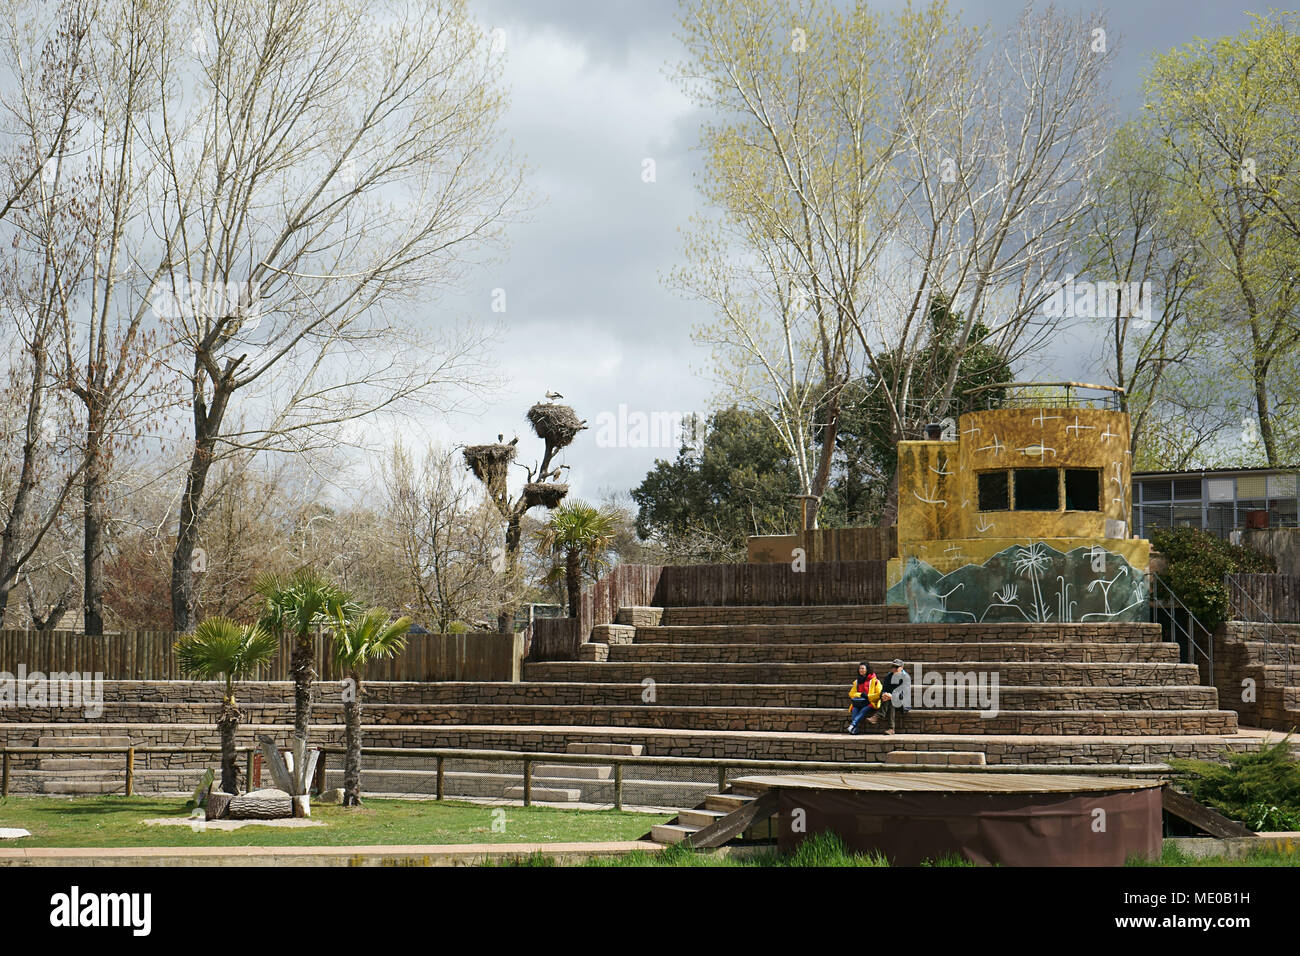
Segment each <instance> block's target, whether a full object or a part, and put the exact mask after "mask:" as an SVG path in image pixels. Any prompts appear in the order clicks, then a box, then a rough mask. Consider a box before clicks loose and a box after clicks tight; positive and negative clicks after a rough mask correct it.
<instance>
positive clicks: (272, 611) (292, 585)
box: [253, 568, 359, 740]
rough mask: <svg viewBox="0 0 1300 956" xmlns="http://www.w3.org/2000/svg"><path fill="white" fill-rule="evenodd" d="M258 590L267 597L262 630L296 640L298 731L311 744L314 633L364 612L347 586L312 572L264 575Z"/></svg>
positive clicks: (292, 665) (294, 671) (295, 729)
mask: <svg viewBox="0 0 1300 956" xmlns="http://www.w3.org/2000/svg"><path fill="white" fill-rule="evenodd" d="M253 587H254V590H256V591H257V593H258V594H260V595H261V596H262V599H263V610H262V617H261V620H260V621H259V622H258V623H259V624H260V625H261V626H262V629H263V630H265V631H267V632H268V633H270V634H272V635H274V636H275V637H276V638H277V639H278V638H281V637H284V636H286V635H287V636H288V637H289V638H290V639H291V640H292V642H293V652H292V657H291V658H290V671H291V672H292V674H293V702H294V715H293V732H294V736H296V737H301V738H302V739H303V740H306V739H307V731H308V728H309V727H310V726H311V685H312V681H314V680H315V679H316V655H315V648H314V647H313V646H312V636H313V633H314V632H315V631H316V629H317V628H321V627H329V626H331V625H332V624H333V623H334V622H335V621H337V620H339V619H341V618H346V617H347V616H348V615H349V614H352V613H354V612H355V611H356V610H359V608H357V606H356V605H355V604H354V603H353V602H352V600H351V599H350V598H349V597H348V595H347V593H346V592H345V591H344V590H343V589H342V588H340V587H339V586H338V585H337V584H335V583H334V582H332V581H330V580H329V579H327V578H325V577H324V576H322V575H321V574H320V573H318V572H317V571H315V570H314V569H312V568H299V569H298V570H297V571H295V572H294V573H293V574H291V575H289V576H288V577H285V576H282V575H276V574H265V575H262V576H261V577H260V578H258V580H257V583H256V584H254V586H253Z"/></svg>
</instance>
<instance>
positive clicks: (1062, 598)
mask: <svg viewBox="0 0 1300 956" xmlns="http://www.w3.org/2000/svg"><path fill="white" fill-rule="evenodd" d="M1056 581H1057V589H1056V610H1057V619H1058V620H1059V621H1060V622H1061V623H1062V624H1069V623H1071V622H1073V621H1074V609H1075V607H1076V606H1077V605H1078V603H1079V602H1078V601H1071V600H1070V588H1072V587H1074V585H1073V584H1069V583H1067V582H1066V580H1065V575H1063V574H1058V575H1057V576H1056Z"/></svg>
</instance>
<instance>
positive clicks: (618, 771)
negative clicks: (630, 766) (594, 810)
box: [614, 761, 623, 810]
mask: <svg viewBox="0 0 1300 956" xmlns="http://www.w3.org/2000/svg"><path fill="white" fill-rule="evenodd" d="M614 809H615V810H622V809H623V763H622V761H620V762H618V763H616V764H614Z"/></svg>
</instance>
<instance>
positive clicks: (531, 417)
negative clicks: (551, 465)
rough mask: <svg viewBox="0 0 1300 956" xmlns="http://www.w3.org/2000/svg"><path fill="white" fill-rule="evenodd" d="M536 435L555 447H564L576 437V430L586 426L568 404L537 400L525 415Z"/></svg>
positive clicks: (578, 430)
mask: <svg viewBox="0 0 1300 956" xmlns="http://www.w3.org/2000/svg"><path fill="white" fill-rule="evenodd" d="M525 417H526V418H527V419H528V422H529V424H531V425H532V426H533V431H535V432H536V433H537V437H538V438H541V439H542V440H543V441H547V442H550V443H551V444H552V445H554V446H555V447H556V448H564V447H565V446H566V445H568V444H570V443H571V442H572V441H573V439H574V438H576V437H577V435H578V432H580V431H582V430H583V429H584V428H586V427H587V426H586V425H584V424H583V423H582V422H581V421H580V420H579V419H578V416H577V414H576V413H575V412H574V411H573V409H572V408H570V407H569V406H568V405H556V404H555V403H554V402H539V403H537V404H536V405H534V406H533V407H532V408H530V409H528V414H527V415H526V416H525Z"/></svg>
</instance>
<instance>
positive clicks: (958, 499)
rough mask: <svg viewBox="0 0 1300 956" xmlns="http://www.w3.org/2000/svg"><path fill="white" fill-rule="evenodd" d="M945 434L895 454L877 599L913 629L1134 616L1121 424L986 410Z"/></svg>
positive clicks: (1085, 415) (1099, 414)
mask: <svg viewBox="0 0 1300 956" xmlns="http://www.w3.org/2000/svg"><path fill="white" fill-rule="evenodd" d="M955 431H956V434H955V435H952V436H950V437H951V438H953V440H951V441H909V442H902V443H900V445H899V448H898V554H899V556H898V557H897V558H894V559H893V560H891V561H890V563H889V584H890V591H889V603H891V604H906V605H907V606H908V608H909V611H910V616H911V619H912V620H914V621H968V622H970V621H976V622H978V621H998V622H1008V621H1031V622H1040V623H1042V622H1048V621H1056V622H1064V623H1069V622H1087V621H1098V622H1099V621H1112V620H1145V619H1146V617H1147V613H1148V611H1147V607H1146V570H1147V563H1148V558H1149V553H1150V548H1149V545H1148V544H1147V542H1146V541H1143V540H1140V539H1136V538H1133V537H1132V536H1131V533H1130V529H1131V520H1130V514H1131V508H1132V502H1131V499H1130V487H1131V486H1130V474H1131V465H1132V461H1131V454H1130V452H1129V420H1128V415H1127V414H1125V413H1124V412H1120V411H1116V410H1113V409H1108V408H1090V407H1059V408H1051V407H1040V408H999V409H992V410H987V411H977V412H968V413H966V414H964V415H962V416H961V418H960V420H959V421H958V422H957V425H956V429H955Z"/></svg>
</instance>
